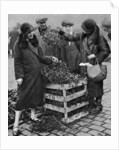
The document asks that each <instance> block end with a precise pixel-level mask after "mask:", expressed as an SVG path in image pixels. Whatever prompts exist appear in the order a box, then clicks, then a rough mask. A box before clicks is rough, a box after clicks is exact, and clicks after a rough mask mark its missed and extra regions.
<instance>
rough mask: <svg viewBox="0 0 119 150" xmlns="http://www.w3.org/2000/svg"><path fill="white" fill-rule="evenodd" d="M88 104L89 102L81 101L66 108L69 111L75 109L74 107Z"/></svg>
mask: <svg viewBox="0 0 119 150" xmlns="http://www.w3.org/2000/svg"><path fill="white" fill-rule="evenodd" d="M88 104H89V102H82V103H78V104H77V105H72V106H71V107H68V108H67V112H71V111H73V110H76V109H78V108H81V107H83V106H86V105H88Z"/></svg>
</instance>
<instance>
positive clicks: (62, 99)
mask: <svg viewBox="0 0 119 150" xmlns="http://www.w3.org/2000/svg"><path fill="white" fill-rule="evenodd" d="M44 98H47V99H50V100H55V101H59V102H64V97H63V96H56V95H53V94H49V93H45V94H44Z"/></svg>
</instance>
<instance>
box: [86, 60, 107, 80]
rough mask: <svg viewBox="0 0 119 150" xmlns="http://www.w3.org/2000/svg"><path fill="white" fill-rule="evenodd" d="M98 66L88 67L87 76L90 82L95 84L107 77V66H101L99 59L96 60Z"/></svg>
mask: <svg viewBox="0 0 119 150" xmlns="http://www.w3.org/2000/svg"><path fill="white" fill-rule="evenodd" d="M96 62H97V64H96V65H94V66H92V67H87V74H88V77H89V79H90V80H92V81H94V82H100V81H103V80H104V79H106V77H107V66H106V65H102V64H101V65H100V64H99V63H98V59H97V58H96Z"/></svg>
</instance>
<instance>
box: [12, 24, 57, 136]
mask: <svg viewBox="0 0 119 150" xmlns="http://www.w3.org/2000/svg"><path fill="white" fill-rule="evenodd" d="M33 31H34V28H33V26H32V25H30V24H29V23H23V24H22V25H21V34H20V35H19V38H18V40H17V42H16V43H15V46H14V50H15V58H14V66H15V77H16V81H17V84H18V90H17V94H18V98H17V103H16V108H15V110H16V111H15V122H14V126H13V135H14V136H18V134H19V119H20V116H21V112H22V110H24V109H27V108H31V118H30V119H31V120H32V121H39V120H38V118H37V117H36V115H35V109H36V107H37V106H42V105H43V103H44V102H43V92H44V80H43V77H42V75H41V73H40V70H41V67H42V64H51V63H52V62H57V61H58V59H57V58H55V57H47V56H44V55H43V53H42V49H41V47H39V45H38V40H37V38H36V36H35V34H34V32H33Z"/></svg>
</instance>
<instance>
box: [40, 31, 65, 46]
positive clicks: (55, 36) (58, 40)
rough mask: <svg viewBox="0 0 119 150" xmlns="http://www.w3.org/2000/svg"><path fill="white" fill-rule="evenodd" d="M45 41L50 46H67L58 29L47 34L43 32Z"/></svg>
mask: <svg viewBox="0 0 119 150" xmlns="http://www.w3.org/2000/svg"><path fill="white" fill-rule="evenodd" d="M41 35H42V38H43V40H44V41H45V42H46V43H47V45H49V46H54V47H56V46H59V47H61V46H64V45H65V44H66V41H65V39H64V38H63V37H62V36H61V35H59V31H58V30H57V29H51V30H49V31H47V32H41Z"/></svg>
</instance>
